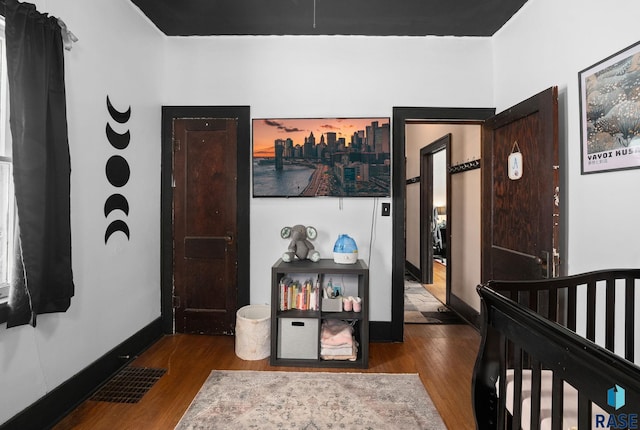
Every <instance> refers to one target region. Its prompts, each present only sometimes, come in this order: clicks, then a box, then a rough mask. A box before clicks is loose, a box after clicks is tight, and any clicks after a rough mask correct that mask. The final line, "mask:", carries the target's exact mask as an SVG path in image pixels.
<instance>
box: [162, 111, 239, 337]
mask: <svg viewBox="0 0 640 430" xmlns="http://www.w3.org/2000/svg"><path fill="white" fill-rule="evenodd" d="M237 129H238V121H237V120H236V119H226V118H204V119H200V118H199V119H176V120H175V121H174V125H173V133H174V134H173V135H174V138H173V140H174V142H173V145H174V157H173V163H174V165H173V175H174V178H173V180H174V190H173V212H174V220H173V235H174V236H173V240H174V293H173V296H174V299H173V300H174V308H175V329H176V331H177V332H179V333H201V334H233V330H234V329H233V327H234V320H235V311H236V304H237V303H236V302H237V279H238V275H237V255H238V250H237V241H236V238H237V219H236V212H237V195H236V182H237V171H236V170H237V167H236V166H237V151H236V148H237Z"/></svg>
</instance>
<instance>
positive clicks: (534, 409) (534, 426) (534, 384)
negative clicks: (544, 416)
mask: <svg viewBox="0 0 640 430" xmlns="http://www.w3.org/2000/svg"><path fill="white" fill-rule="evenodd" d="M540 384H541V365H540V362H539V361H538V360H533V363H532V365H531V427H530V428H531V430H540V396H541V391H542V390H541V387H540Z"/></svg>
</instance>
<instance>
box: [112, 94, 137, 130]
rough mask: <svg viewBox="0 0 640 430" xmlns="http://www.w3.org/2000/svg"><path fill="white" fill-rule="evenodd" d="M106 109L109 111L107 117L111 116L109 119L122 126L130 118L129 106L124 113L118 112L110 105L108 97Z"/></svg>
mask: <svg viewBox="0 0 640 430" xmlns="http://www.w3.org/2000/svg"><path fill="white" fill-rule="evenodd" d="M107 109H109V115H111V118H113V119H114V120H115V121H117V122H119V123H120V124H124V123H125V122H127V121H129V118H130V117H131V106H129V109H127V111H126V112H119V111H117V110H116V108H114V107H113V105H112V104H111V100H109V96H107Z"/></svg>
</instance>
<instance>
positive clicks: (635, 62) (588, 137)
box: [578, 42, 640, 174]
mask: <svg viewBox="0 0 640 430" xmlns="http://www.w3.org/2000/svg"><path fill="white" fill-rule="evenodd" d="M578 78H579V88H580V127H581V130H580V131H581V162H582V174H588V173H600V172H606V171H612V170H623V169H634V168H638V167H640V42H638V43H636V44H634V45H632V46H629V47H627V48H625V49H623V50H622V51H620V52H618V53H616V54H613V55H612V56H610V57H608V58H605V59H604V60H602V61H600V62H598V63H596V64H594V65H593V66H591V67H588V68H587V69H585V70H583V71H581V72H580V73H579V74H578Z"/></svg>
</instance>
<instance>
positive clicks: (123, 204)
mask: <svg viewBox="0 0 640 430" xmlns="http://www.w3.org/2000/svg"><path fill="white" fill-rule="evenodd" d="M116 209H120V210H121V211H122V212H124V214H125V215H127V216H129V202H128V201H127V199H126V198H125V197H124V196H123V195H122V194H111V195H110V196H109V198H108V199H107V201H106V202H104V217H105V218H106V217H108V216H109V214H110V213H111V212H113V211H114V210H116Z"/></svg>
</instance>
